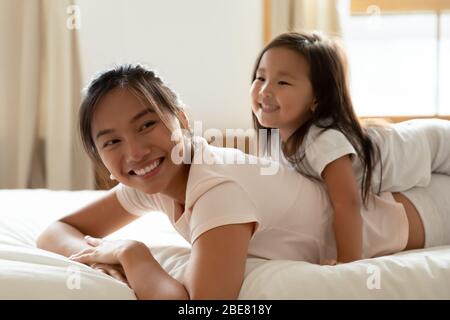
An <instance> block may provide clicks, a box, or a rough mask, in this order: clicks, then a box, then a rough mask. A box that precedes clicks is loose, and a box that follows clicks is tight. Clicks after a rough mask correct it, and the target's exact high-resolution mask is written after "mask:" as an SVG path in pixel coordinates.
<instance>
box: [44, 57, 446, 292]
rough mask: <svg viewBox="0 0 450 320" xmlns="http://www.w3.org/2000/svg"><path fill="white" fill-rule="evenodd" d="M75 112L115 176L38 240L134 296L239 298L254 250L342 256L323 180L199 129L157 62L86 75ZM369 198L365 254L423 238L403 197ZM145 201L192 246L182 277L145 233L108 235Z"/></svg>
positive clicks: (89, 144) (89, 147)
mask: <svg viewBox="0 0 450 320" xmlns="http://www.w3.org/2000/svg"><path fill="white" fill-rule="evenodd" d="M79 119H80V124H79V127H80V131H81V134H82V139H83V141H84V145H85V149H86V151H87V152H88V154H89V155H90V156H91V157H92V159H94V160H95V161H96V162H97V163H98V164H99V165H102V166H104V168H105V169H107V170H108V171H109V173H110V174H111V178H113V179H116V180H118V181H119V184H118V185H117V186H116V187H115V188H113V189H112V190H111V192H109V193H108V194H107V195H106V196H104V197H103V198H101V199H99V200H97V201H95V202H94V203H92V204H90V205H88V206H86V207H85V208H82V209H80V210H79V211H77V212H74V213H72V214H70V215H68V216H67V217H65V218H62V219H61V220H59V221H56V222H54V223H53V224H52V225H50V226H49V227H48V228H47V230H46V231H44V232H43V234H42V235H40V237H39V238H38V241H37V245H38V247H40V248H43V249H46V250H50V251H53V252H57V253H60V254H62V255H65V256H68V257H69V256H70V257H71V259H72V260H74V261H77V262H81V263H85V264H87V265H90V266H92V267H93V268H97V269H100V270H103V271H104V272H105V273H107V274H109V275H111V276H113V277H115V278H117V279H119V280H121V281H124V282H126V283H128V284H129V286H130V287H131V288H132V289H133V290H134V291H135V293H136V296H137V297H138V298H139V299H235V298H237V297H238V295H239V291H240V288H241V285H242V282H243V279H244V271H245V264H246V258H247V257H248V256H253V257H260V258H265V259H291V260H303V261H308V262H311V263H319V261H320V260H321V259H335V258H336V245H335V242H334V238H333V237H332V236H331V235H332V213H333V212H332V207H331V205H330V202H329V200H328V197H327V196H326V192H325V190H324V188H323V187H322V186H321V185H320V184H318V183H315V182H312V181H310V180H308V179H306V178H304V177H303V176H302V175H299V174H298V173H297V172H296V171H295V170H293V169H292V168H287V167H280V168H279V170H278V171H277V172H276V173H274V174H273V175H263V174H261V169H262V168H265V167H266V166H267V163H266V162H264V163H262V162H259V160H260V159H258V158H254V157H252V156H248V155H245V154H244V153H242V152H240V151H238V150H236V149H229V148H217V147H213V146H210V145H208V144H207V143H206V140H205V139H203V138H201V137H192V136H191V134H190V130H189V123H188V121H187V117H186V115H185V113H184V111H183V106H182V105H181V104H180V102H179V100H178V99H177V96H176V95H175V93H174V92H173V91H172V90H171V89H170V88H169V87H168V86H167V85H166V84H165V83H164V82H163V81H162V80H161V78H159V77H158V76H157V75H156V74H155V73H154V72H152V71H150V70H147V69H146V68H144V67H142V66H139V65H136V66H135V65H124V66H119V67H117V68H115V69H112V70H109V71H106V72H104V73H103V74H101V75H100V76H98V77H97V78H96V79H95V80H93V82H92V83H91V84H90V86H89V88H88V90H87V94H86V97H85V98H84V100H83V103H82V106H81V110H80V118H79ZM179 129H182V130H183V131H182V133H183V134H180V130H179ZM180 159H182V160H183V161H180ZM227 159H228V160H227ZM230 159H233V161H234V162H232V163H228V162H227V161H229V160H230ZM272 164H278V163H272ZM448 182H449V183H448V184H447V185H448V186H450V179H449V181H448ZM435 189H436V186H435ZM441 189H442V188H441ZM283 190H284V191H283ZM433 190H434V189H433ZM429 193H430V194H431V195H432V196H430V195H427V194H425V193H421V194H422V195H423V196H424V198H425V199H432V200H433V197H437V198H438V199H443V201H447V208H449V207H450V201H448V199H447V197H446V196H445V195H444V194H443V193H442V192H441V193H436V194H434V193H431V192H429ZM374 203H375V204H376V206H371V207H370V208H368V209H367V210H362V212H361V216H362V220H363V228H364V230H365V235H366V238H365V242H364V244H363V256H365V257H373V256H378V255H382V254H389V253H394V252H398V251H401V250H404V249H405V247H407V248H413V247H414V244H416V243H418V242H420V241H422V239H421V238H420V234H409V235H408V221H409V223H410V224H413V225H414V226H415V227H416V228H420V227H421V226H420V225H417V224H416V221H417V220H418V212H417V211H416V210H415V209H414V208H413V207H408V202H407V200H404V199H400V200H399V201H398V202H397V201H395V200H394V198H393V196H392V194H391V193H383V194H381V195H380V196H375V197H374ZM150 211H162V212H164V213H165V214H167V215H168V217H169V219H170V221H171V223H172V224H173V226H174V228H175V229H176V230H177V231H178V232H179V233H180V234H181V235H182V236H183V237H184V238H185V239H186V240H187V241H189V242H190V243H191V245H192V249H191V256H190V259H189V263H188V265H187V267H186V270H185V274H184V279H183V281H181V282H179V281H177V280H175V279H174V278H172V277H171V276H170V275H169V274H167V273H166V272H165V271H164V269H163V268H162V267H161V266H160V265H159V264H158V263H157V261H156V260H155V259H154V257H153V256H152V254H151V252H150V250H149V249H148V248H147V247H146V246H145V245H144V244H143V243H141V242H137V241H129V240H119V241H107V240H103V239H102V238H104V237H105V236H107V235H108V234H110V233H112V232H114V231H115V230H117V229H119V228H120V227H122V226H124V225H126V224H128V223H130V222H131V221H132V220H134V219H136V218H137V217H139V216H140V215H142V214H145V213H147V212H150ZM448 215H450V214H448ZM86 235H88V236H86ZM393 235H395V236H393ZM417 248H418V246H417Z"/></svg>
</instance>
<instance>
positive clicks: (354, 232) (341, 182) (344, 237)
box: [322, 155, 362, 262]
mask: <svg viewBox="0 0 450 320" xmlns="http://www.w3.org/2000/svg"><path fill="white" fill-rule="evenodd" d="M322 175H323V178H324V180H325V184H326V186H327V189H328V194H329V196H330V200H331V203H332V205H333V209H334V233H335V237H336V247H337V261H338V262H351V261H355V260H360V259H362V218H361V211H360V210H361V200H360V199H361V198H360V194H359V192H358V186H357V183H356V178H355V174H354V172H353V168H352V161H351V158H350V156H349V155H345V156H343V157H341V158H339V159H337V160H335V161H333V162H331V163H329V164H328V165H327V166H326V167H325V169H324V170H323V174H322Z"/></svg>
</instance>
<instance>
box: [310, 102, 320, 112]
mask: <svg viewBox="0 0 450 320" xmlns="http://www.w3.org/2000/svg"><path fill="white" fill-rule="evenodd" d="M317 105H318V103H317V100H316V99H314V100H313V104H312V106H311V108H310V109H311V112H313V113H314V111H316V108H317Z"/></svg>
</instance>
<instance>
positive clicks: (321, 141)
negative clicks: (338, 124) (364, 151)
mask: <svg viewBox="0 0 450 320" xmlns="http://www.w3.org/2000/svg"><path fill="white" fill-rule="evenodd" d="M321 130H322V129H319V128H315V132H314V134H313V135H311V136H310V137H308V140H307V147H306V148H305V157H306V160H307V161H308V163H309V165H310V167H311V168H312V170H313V171H314V173H315V174H316V175H317V176H318V177H322V171H323V169H325V167H326V166H327V165H328V164H329V163H330V162H333V161H334V160H336V159H339V158H341V157H343V156H345V155H347V154H351V155H356V151H355V148H354V147H353V145H352V144H351V143H350V141H348V139H347V138H346V137H345V135H344V134H343V133H342V132H340V131H338V130H334V129H327V130H325V131H321Z"/></svg>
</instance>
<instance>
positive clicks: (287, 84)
mask: <svg viewBox="0 0 450 320" xmlns="http://www.w3.org/2000/svg"><path fill="white" fill-rule="evenodd" d="M278 84H279V85H282V86H290V85H291V84H290V83H288V82H286V81H278Z"/></svg>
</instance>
